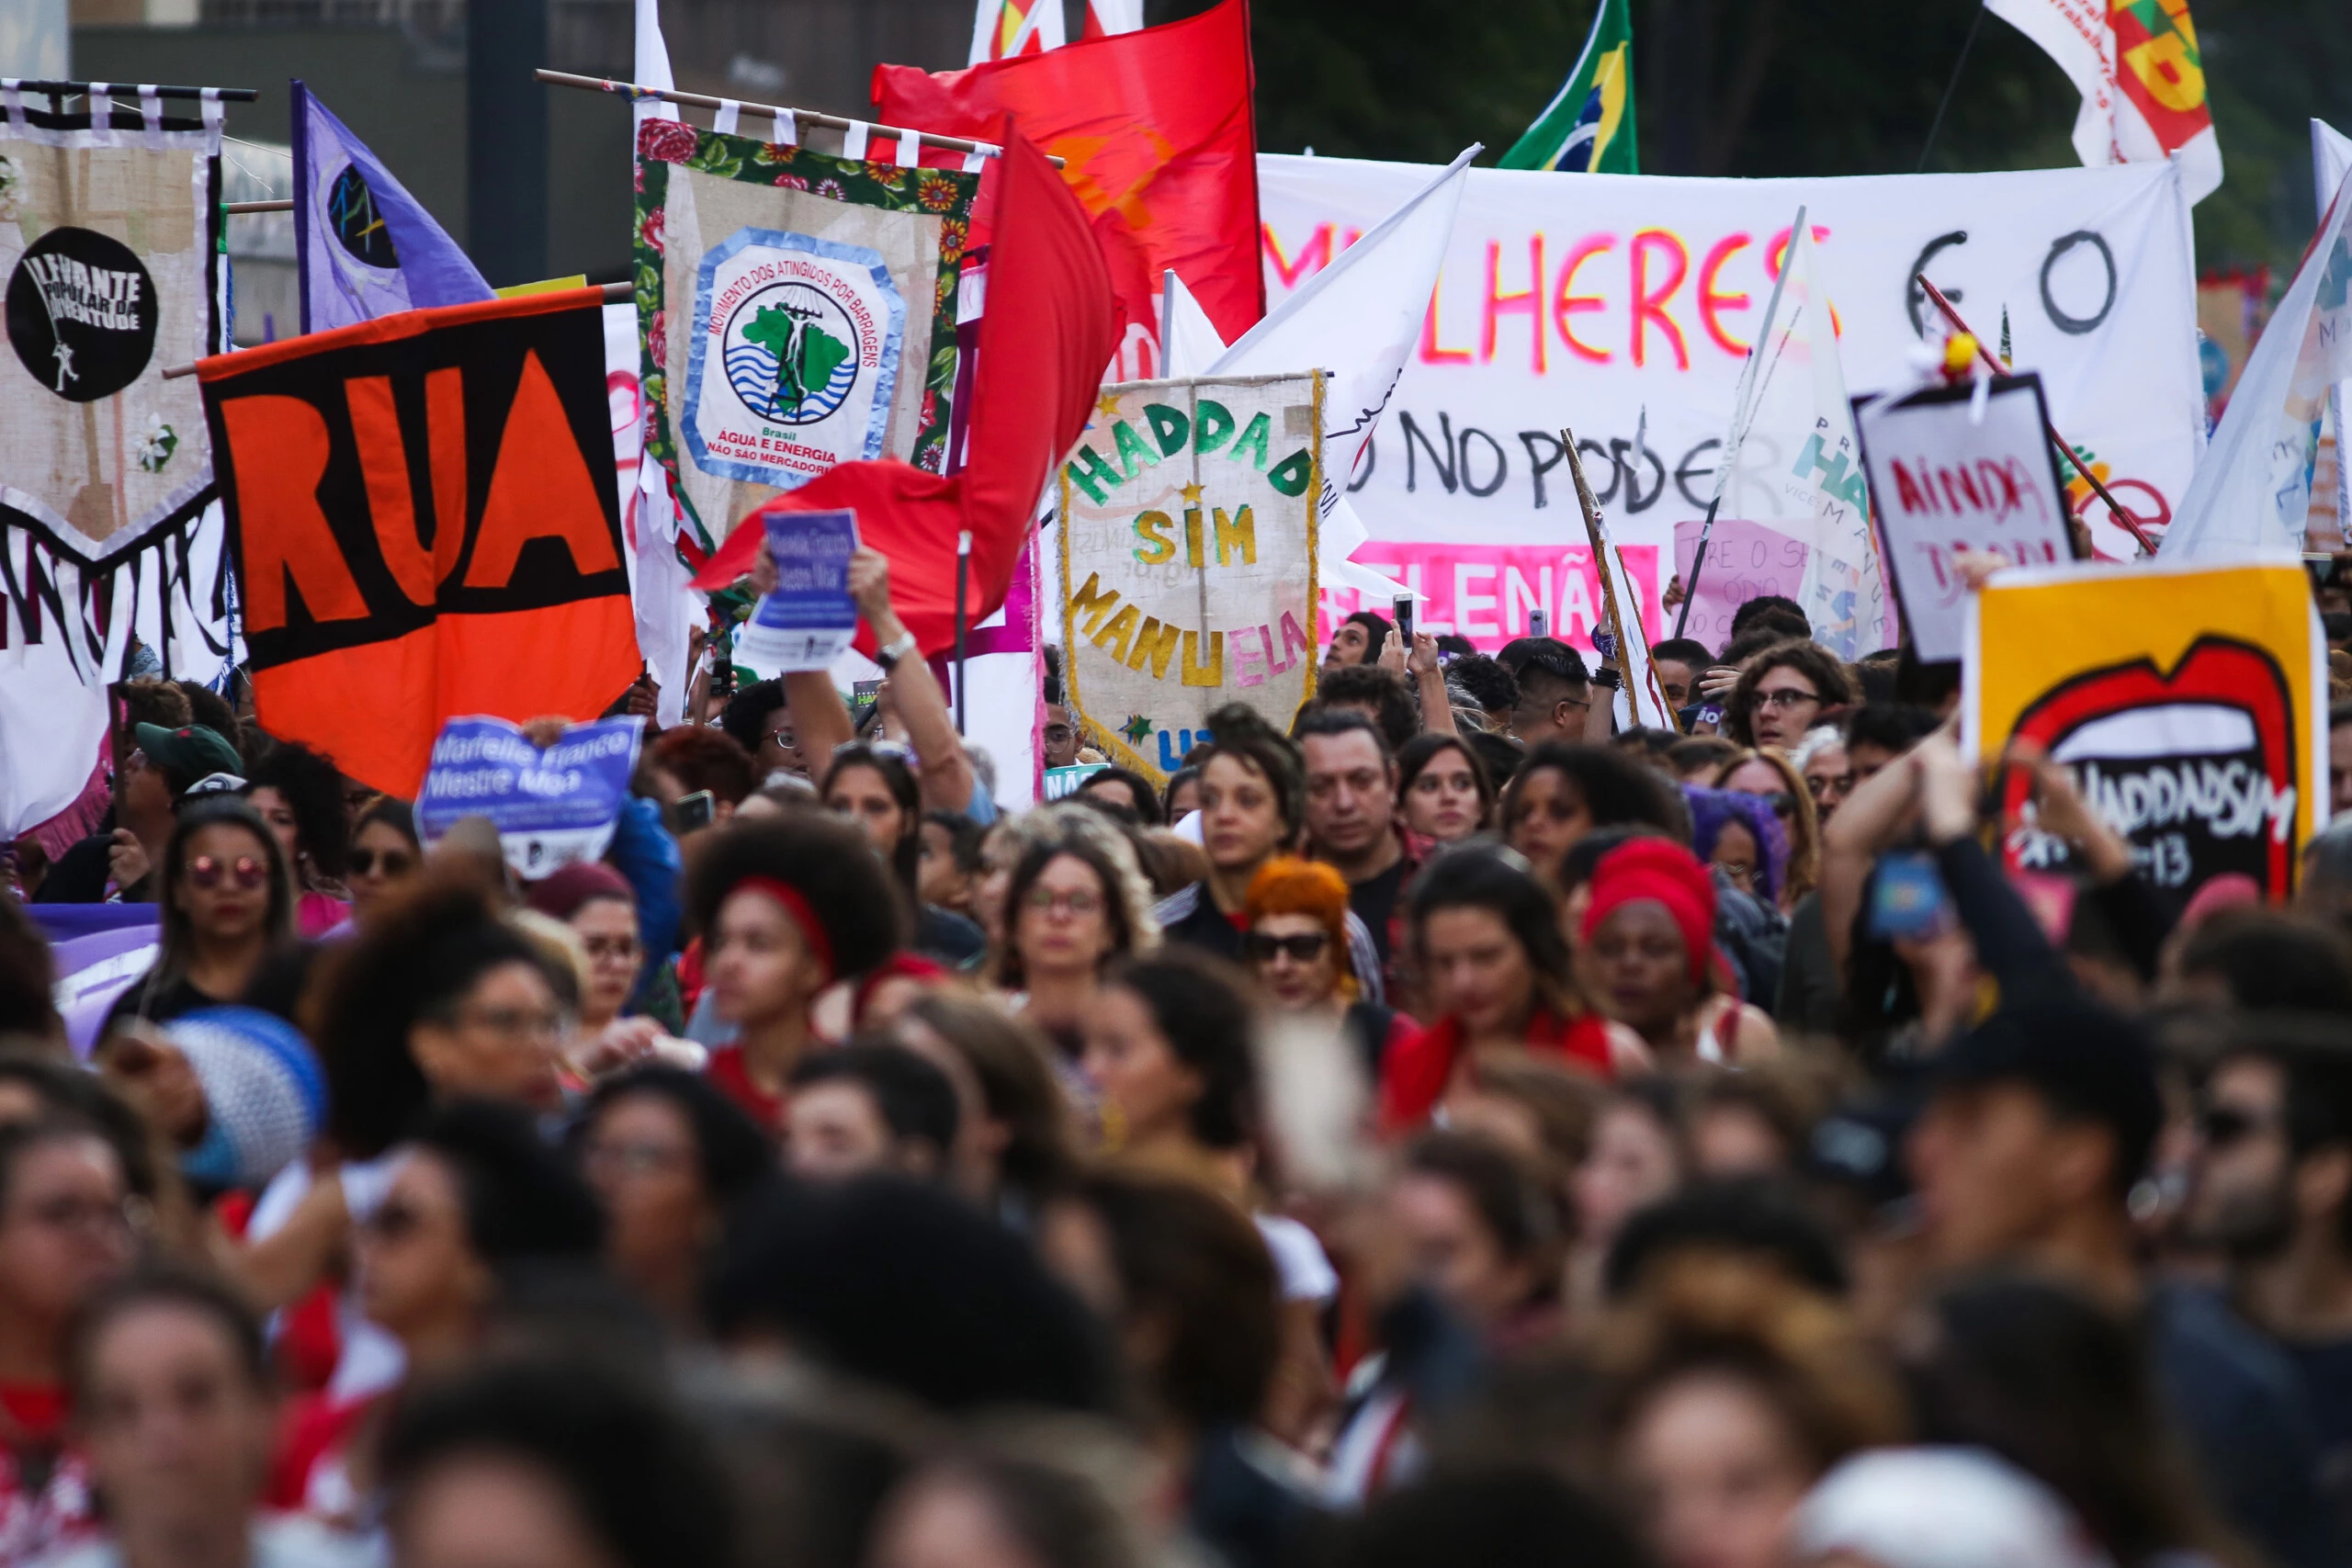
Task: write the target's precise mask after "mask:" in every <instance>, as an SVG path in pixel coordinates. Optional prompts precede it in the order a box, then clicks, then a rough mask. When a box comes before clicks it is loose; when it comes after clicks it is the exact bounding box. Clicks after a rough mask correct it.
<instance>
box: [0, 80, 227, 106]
mask: <svg viewBox="0 0 2352 1568" xmlns="http://www.w3.org/2000/svg"><path fill="white" fill-rule="evenodd" d="M92 85H93V84H91V83H88V82H49V81H40V82H32V81H27V82H19V83H17V91H18V92H20V93H39V94H42V95H44V96H48V97H52V98H70V97H74V96H82V95H86V94H87V93H88V92H89V90H90V88H91V86H92ZM142 87H144V93H145V95H146V96H153V97H158V98H200V97H202V96H204V95H205V94H206V93H208V92H209V93H210V94H211V95H212V96H214V97H216V98H218V99H220V101H221V102H222V103H224V104H249V103H252V102H253V101H254V98H255V97H257V96H260V89H258V88H255V87H167V86H148V85H144V84H141V83H136V82H109V83H107V96H109V97H111V98H113V99H114V101H115V103H116V104H117V105H118V106H120V105H121V104H123V103H124V102H126V101H129V102H131V103H136V102H137V101H138V100H139V98H140V97H141V89H142Z"/></svg>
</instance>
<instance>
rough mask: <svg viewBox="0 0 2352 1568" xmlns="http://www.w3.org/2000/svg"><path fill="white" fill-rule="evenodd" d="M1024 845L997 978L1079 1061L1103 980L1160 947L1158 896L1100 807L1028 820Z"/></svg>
mask: <svg viewBox="0 0 2352 1568" xmlns="http://www.w3.org/2000/svg"><path fill="white" fill-rule="evenodd" d="M1022 838H1023V840H1024V844H1025V847H1024V848H1023V850H1022V852H1021V858H1020V860H1019V861H1018V862H1017V863H1015V864H1014V866H1013V868H1012V880H1011V881H1010V882H1009V883H1008V884H1007V885H1006V887H1005V897H1004V915H1003V920H1004V941H1003V942H1002V943H1001V945H1000V946H999V948H998V949H997V952H996V954H995V957H994V960H993V962H992V963H991V964H990V966H989V970H990V976H991V977H992V978H993V980H994V981H995V983H996V985H997V987H999V988H1000V989H1001V990H1003V991H1006V992H1009V993H1013V994H1014V999H1015V1001H1016V1004H1017V1010H1019V1011H1020V1013H1021V1015H1022V1017H1023V1020H1024V1021H1027V1022H1028V1023H1030V1024H1031V1025H1033V1026H1034V1027H1035V1028H1036V1029H1037V1030H1038V1031H1039V1032H1041V1033H1043V1034H1044V1035H1045V1036H1046V1038H1047V1039H1048V1040H1050V1041H1052V1042H1053V1043H1055V1044H1056V1045H1057V1046H1058V1047H1060V1048H1061V1050H1062V1052H1063V1054H1064V1055H1065V1056H1068V1057H1070V1058H1075V1057H1076V1056H1077V1055H1078V1051H1079V1044H1080V1032H1081V1030H1082V1029H1083V1027H1084V1024H1085V1020H1086V1017H1087V1015H1088V1014H1089V1013H1090V1012H1091V1011H1092V1010H1093V1009H1094V1007H1095V1004H1096V1002H1097V1000H1098V998H1099V997H1100V994H1101V986H1102V977H1103V970H1104V969H1105V968H1106V967H1107V966H1108V965H1110V964H1113V963H1114V962H1116V961H1117V960H1119V959H1122V958H1125V957H1128V956H1130V955H1132V954H1135V953H1148V952H1150V951H1151V950H1152V949H1154V948H1156V947H1158V946H1159V923H1158V922H1157V921H1156V920H1155V919H1153V918H1152V906H1151V892H1150V886H1149V885H1148V883H1147V882H1146V881H1145V880H1144V875H1143V871H1142V868H1141V867H1140V866H1139V865H1138V864H1137V863H1136V854H1135V850H1134V847H1133V846H1132V845H1131V844H1130V843H1129V842H1128V840H1127V838H1126V835H1125V834H1124V833H1122V832H1121V831H1120V830H1119V828H1118V826H1117V824H1115V823H1114V822H1112V821H1110V820H1109V819H1107V818H1103V816H1102V815H1101V814H1100V813H1098V812H1096V811H1094V810H1093V808H1092V807H1085V806H1079V805H1075V804H1065V805H1059V806H1049V807H1046V808H1045V809H1044V810H1043V811H1041V812H1037V813H1035V815H1034V816H1033V817H1032V818H1029V819H1026V820H1024V822H1023V832H1022Z"/></svg>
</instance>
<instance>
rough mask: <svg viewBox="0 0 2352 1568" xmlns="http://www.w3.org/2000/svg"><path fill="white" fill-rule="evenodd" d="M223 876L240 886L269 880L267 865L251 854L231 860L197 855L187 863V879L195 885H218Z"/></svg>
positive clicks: (252, 885)
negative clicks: (231, 878) (218, 859)
mask: <svg viewBox="0 0 2352 1568" xmlns="http://www.w3.org/2000/svg"><path fill="white" fill-rule="evenodd" d="M224 876H229V877H233V878H235V879H236V884H237V886H240V887H245V888H253V887H259V886H261V885H262V884H263V883H265V882H266V881H268V880H269V867H267V866H266V865H264V864H262V863H261V862H259V861H257V860H255V859H254V857H253V856H251V855H239V856H238V857H237V858H236V859H235V860H234V861H233V862H221V861H217V860H215V859H213V858H212V857H211V856H210V855H198V856H197V857H196V858H195V859H194V860H192V861H190V862H188V863H187V879H188V881H189V882H190V883H192V884H194V885H195V886H198V887H218V886H220V879H221V878H222V877H224Z"/></svg>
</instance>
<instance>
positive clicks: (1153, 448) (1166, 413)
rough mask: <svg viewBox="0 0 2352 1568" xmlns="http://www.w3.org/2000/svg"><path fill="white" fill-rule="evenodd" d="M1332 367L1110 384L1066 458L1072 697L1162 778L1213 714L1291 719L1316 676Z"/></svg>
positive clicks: (1115, 744)
mask: <svg viewBox="0 0 2352 1568" xmlns="http://www.w3.org/2000/svg"><path fill="white" fill-rule="evenodd" d="M1322 417H1323V377H1322V374H1321V372H1319V371H1317V372H1313V373H1310V374H1308V375H1304V376H1252V377H1208V378H1201V379H1198V380H1184V381H1129V382H1125V383H1122V384H1121V385H1119V386H1116V387H1110V388H1105V389H1103V399H1102V402H1101V404H1100V406H1099V408H1098V411H1097V412H1096V414H1095V417H1094V419H1093V420H1092V422H1091V423H1089V424H1088V425H1087V427H1086V433H1085V434H1084V435H1083V436H1081V437H1080V441H1079V445H1078V449H1077V452H1076V454H1075V455H1074V456H1073V457H1072V458H1071V459H1070V461H1069V462H1068V463H1066V464H1064V465H1063V467H1062V482H1061V505H1062V517H1063V519H1064V522H1063V526H1062V529H1061V536H1062V537H1061V547H1062V574H1061V575H1062V648H1063V649H1064V652H1063V660H1064V665H1063V668H1064V675H1065V679H1066V680H1067V682H1068V684H1069V698H1070V705H1071V706H1072V707H1074V708H1076V709H1077V710H1078V712H1079V715H1080V717H1081V718H1082V719H1083V720H1084V721H1085V723H1086V728H1087V729H1088V731H1089V733H1091V734H1092V735H1095V736H1099V737H1100V738H1101V739H1102V740H1103V744H1104V745H1105V746H1106V747H1107V748H1108V749H1109V750H1110V753H1111V760H1112V761H1114V762H1116V763H1118V764H1119V765H1120V766H1122V767H1125V768H1132V769H1134V770H1135V771H1136V773H1141V774H1142V775H1143V776H1144V777H1146V778H1148V779H1149V780H1150V781H1151V782H1152V783H1153V784H1155V785H1158V784H1166V783H1167V782H1168V776H1169V775H1170V773H1174V772H1175V771H1176V770H1177V768H1179V767H1180V766H1182V758H1183V755H1184V753H1185V752H1186V751H1188V750H1192V747H1193V742H1194V740H1195V739H1197V738H1198V737H1199V735H1200V734H1201V732H1202V730H1203V728H1204V724H1205V721H1206V719H1207V717H1208V716H1209V715H1210V714H1211V713H1213V712H1215V711H1216V709H1218V708H1220V707H1223V706H1224V705H1226V704H1227V703H1230V702H1242V703H1247V704H1249V705H1250V706H1251V707H1253V708H1255V709H1257V710H1258V712H1259V713H1260V714H1261V715H1263V716H1264V717H1265V719H1266V722H1267V723H1269V724H1271V725H1273V726H1274V727H1275V728H1278V729H1283V730H1287V729H1288V728H1290V721H1291V717H1292V716H1293V715H1294V714H1295V713H1296V712H1297V711H1298V705H1299V704H1301V703H1303V702H1305V701H1306V698H1307V696H1308V694H1311V693H1312V692H1313V691H1314V689H1315V664H1316V649H1315V643H1314V640H1313V633H1312V630H1311V624H1312V617H1313V613H1314V606H1315V521H1316V505H1315V498H1316V491H1317V484H1318V482H1319V479H1320V477H1321V476H1320V469H1321V465H1322V447H1323V437H1322V431H1323V424H1322Z"/></svg>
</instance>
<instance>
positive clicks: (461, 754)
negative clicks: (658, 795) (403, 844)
mask: <svg viewBox="0 0 2352 1568" xmlns="http://www.w3.org/2000/svg"><path fill="white" fill-rule="evenodd" d="M644 738H645V725H644V723H643V722H642V721H641V720H639V719H635V718H608V719H604V720H602V721H600V722H598V723H595V724H575V725H573V726H571V728H567V729H566V730H565V731H564V732H563V734H562V736H561V737H560V738H559V739H557V741H556V743H555V744H554V745H552V746H549V747H548V748H547V749H546V750H540V749H539V748H538V747H537V746H534V745H532V744H531V742H530V741H529V740H528V739H526V738H525V737H524V734H523V731H522V730H521V729H520V728H517V727H516V726H515V725H512V724H508V723H507V722H506V721H505V720H503V719H497V718H453V719H451V720H450V721H449V722H448V723H447V724H446V725H444V726H443V727H442V728H441V734H440V737H439V739H436V740H435V741H434V743H433V764H432V766H431V767H430V768H428V769H427V770H426V771H425V774H424V789H423V790H422V791H420V792H419V793H418V795H417V797H416V830H417V835H418V837H420V838H421V839H423V840H424V842H425V843H426V844H428V845H430V844H433V843H435V842H437V841H438V840H440V839H441V838H442V836H443V835H445V834H447V832H448V831H449V829H451V828H452V827H454V826H455V825H456V824H457V822H458V819H459V818H466V817H487V818H490V820H491V823H492V826H494V827H495V828H497V829H498V847H499V848H500V849H501V850H502V851H503V852H504V853H505V856H506V863H507V864H508V865H509V866H511V867H513V868H514V871H515V875H517V876H519V877H522V878H523V879H524V880H525V881H532V882H535V881H537V880H538V879H539V878H540V877H543V876H551V875H553V874H555V873H556V872H558V871H560V870H561V869H562V868H563V867H565V866H567V865H570V864H571V863H572V862H574V861H582V860H594V859H595V858H596V857H597V856H598V855H601V854H603V853H604V852H605V845H607V844H609V843H611V842H612V841H613V827H614V824H616V822H618V821H619V820H620V815H621V804H622V802H624V801H626V800H627V799H628V781H629V775H630V774H631V773H635V772H636V771H637V749H638V745H639V742H640V741H642V740H643V739H644Z"/></svg>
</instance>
